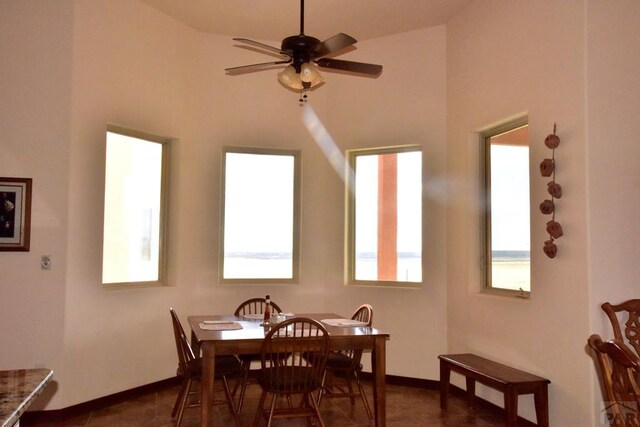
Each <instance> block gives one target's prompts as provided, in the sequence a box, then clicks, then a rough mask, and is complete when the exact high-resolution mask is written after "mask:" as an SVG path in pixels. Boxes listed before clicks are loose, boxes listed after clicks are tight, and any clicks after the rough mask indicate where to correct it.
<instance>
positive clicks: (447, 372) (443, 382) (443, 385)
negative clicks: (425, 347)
mask: <svg viewBox="0 0 640 427" xmlns="http://www.w3.org/2000/svg"><path fill="white" fill-rule="evenodd" d="M450 378H451V369H449V364H448V363H447V362H445V361H444V360H440V409H441V410H442V411H446V410H447V402H448V401H449V379H450Z"/></svg>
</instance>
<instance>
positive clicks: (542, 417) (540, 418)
mask: <svg viewBox="0 0 640 427" xmlns="http://www.w3.org/2000/svg"><path fill="white" fill-rule="evenodd" d="M548 399H549V397H548V395H547V385H546V384H543V385H541V386H540V388H539V389H538V390H537V391H536V392H535V393H534V394H533V401H534V402H535V405H536V421H537V422H538V425H539V426H540V427H549V400H548Z"/></svg>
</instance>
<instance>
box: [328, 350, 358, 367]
mask: <svg viewBox="0 0 640 427" xmlns="http://www.w3.org/2000/svg"><path fill="white" fill-rule="evenodd" d="M352 365H353V359H351V358H350V357H349V356H347V355H346V354H344V353H340V352H337V351H332V352H330V353H329V357H328V358H327V368H329V369H349V368H350V367H351V366H352ZM359 368H362V365H360V366H359Z"/></svg>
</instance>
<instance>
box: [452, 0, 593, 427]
mask: <svg viewBox="0 0 640 427" xmlns="http://www.w3.org/2000/svg"><path fill="white" fill-rule="evenodd" d="M584 17H585V3H584V2H583V1H581V0H576V1H562V2H556V1H535V2H513V1H510V0H496V1H482V2H475V3H474V4H472V5H471V6H470V7H469V8H467V9H465V10H463V11H462V12H461V13H460V14H458V15H457V16H456V17H454V19H453V20H452V21H451V22H450V23H449V25H448V26H447V78H448V81H447V86H448V93H447V100H448V111H447V131H448V150H449V151H448V162H447V163H448V176H449V179H450V184H451V185H450V191H449V194H450V206H449V211H448V215H447V235H448V238H447V241H448V250H447V253H448V304H447V307H448V329H449V334H448V350H449V351H450V352H475V353H478V354H481V355H484V356H488V357H490V358H492V359H495V360H498V361H502V362H506V363H508V364H510V365H515V366H517V367H520V368H524V369H526V370H528V371H531V372H534V373H538V374H540V375H542V376H545V377H547V378H549V379H550V380H551V386H550V398H549V404H550V411H551V424H552V425H558V426H569V425H571V426H574V425H575V426H577V425H580V426H586V425H592V421H593V420H592V410H591V405H592V400H591V396H592V386H593V384H592V371H593V367H592V365H591V359H590V358H589V357H587V355H586V354H585V343H586V339H587V337H588V334H589V314H590V313H589V276H588V272H587V268H586V266H587V265H588V261H589V258H588V251H587V243H588V237H589V232H590V230H589V229H588V228H587V223H588V222H587V221H588V215H587V214H588V211H587V208H588V206H589V205H588V204H587V183H588V181H587V177H586V163H585V162H586V158H587V134H586V132H585V120H586V118H585V108H586V99H585V89H584V88H585V78H586V76H585V59H584V55H585V48H584V33H585V23H584ZM521 114H528V117H529V125H530V129H529V132H530V143H531V152H530V171H531V177H532V179H531V200H532V203H531V222H532V225H531V248H532V253H531V258H532V261H531V262H532V285H531V289H532V293H531V298H530V299H528V300H522V299H516V298H506V297H499V296H491V295H486V294H481V293H479V290H480V286H481V272H480V270H479V257H480V252H479V250H480V247H481V246H480V240H479V229H480V226H479V216H478V204H477V201H478V164H479V154H478V139H477V134H475V133H476V132H478V131H480V130H482V129H485V128H486V127H488V126H490V125H494V124H496V123H498V122H501V121H504V120H506V119H508V118H510V117H513V116H517V115H521ZM554 122H555V123H557V131H558V135H559V136H560V138H561V140H562V142H561V145H560V147H559V148H558V149H557V150H556V154H555V158H556V162H557V172H556V179H557V181H558V182H559V183H561V184H562V186H563V190H564V195H563V197H562V199H561V200H558V201H557V211H556V219H557V221H559V222H560V223H561V224H562V226H563V229H564V233H565V235H564V236H563V237H562V238H561V239H559V240H558V242H557V243H558V247H559V250H558V256H557V257H556V258H555V259H553V260H552V259H549V258H547V257H546V256H545V255H544V253H543V252H542V246H543V242H544V240H545V239H547V238H548V236H547V235H545V223H546V221H547V220H548V218H547V217H545V216H543V215H542V214H541V213H540V212H539V209H538V204H539V203H540V202H541V201H542V200H544V199H545V198H546V191H545V189H546V182H547V180H546V179H544V178H542V177H541V176H540V174H539V170H538V165H539V164H540V162H541V161H542V159H543V158H545V157H547V156H548V155H549V154H550V152H549V150H548V149H547V148H546V147H545V146H544V143H543V141H544V138H545V136H546V135H547V134H549V133H550V132H551V131H552V130H553V124H554ZM458 380H459V379H458ZM460 384H464V382H463V381H461V382H460ZM479 394H480V395H481V396H484V397H486V398H488V399H490V400H492V401H494V402H496V403H497V404H499V405H501V406H502V397H501V396H500V395H498V394H497V393H495V392H493V391H492V390H488V389H486V388H484V387H483V388H482V389H480V390H479ZM520 408H521V409H520V413H521V414H522V415H523V416H525V417H526V418H528V419H530V420H534V421H535V412H534V410H533V398H532V397H531V396H525V397H521V398H520Z"/></svg>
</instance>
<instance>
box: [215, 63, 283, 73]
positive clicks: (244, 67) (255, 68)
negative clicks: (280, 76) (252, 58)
mask: <svg viewBox="0 0 640 427" xmlns="http://www.w3.org/2000/svg"><path fill="white" fill-rule="evenodd" d="M290 62H291V59H287V60H286V61H272V62H262V63H260V64H251V65H240V66H239V67H230V68H225V69H224V70H225V71H226V72H227V73H230V74H234V73H238V72H243V71H244V72H249V71H259V69H260V68H266V67H270V66H272V65H279V64H289V63H290Z"/></svg>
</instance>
